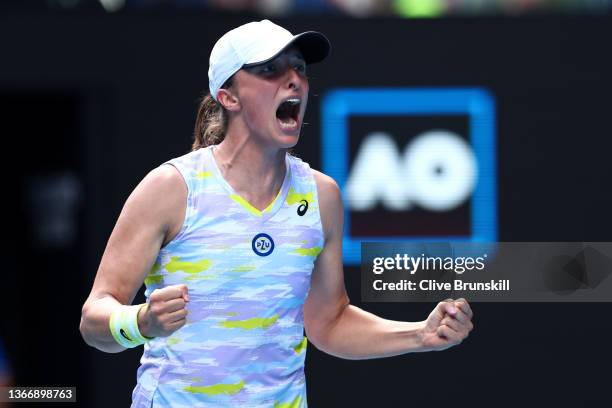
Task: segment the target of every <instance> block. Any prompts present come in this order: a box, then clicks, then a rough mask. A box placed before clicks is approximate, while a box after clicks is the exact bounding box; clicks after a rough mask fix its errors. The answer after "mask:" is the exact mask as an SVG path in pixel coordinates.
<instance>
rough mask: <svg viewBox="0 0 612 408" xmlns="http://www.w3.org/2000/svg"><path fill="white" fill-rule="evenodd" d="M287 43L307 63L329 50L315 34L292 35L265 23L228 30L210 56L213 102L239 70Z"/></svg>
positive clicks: (259, 22)
mask: <svg viewBox="0 0 612 408" xmlns="http://www.w3.org/2000/svg"><path fill="white" fill-rule="evenodd" d="M291 44H295V45H297V47H298V48H299V49H300V51H301V53H302V55H303V56H304V60H305V61H306V63H307V64H313V63H315V62H320V61H322V60H323V59H325V57H327V55H328V54H329V50H330V44H329V40H328V39H327V38H326V37H325V36H324V35H323V34H321V33H319V32H316V31H306V32H304V33H301V34H298V35H293V34H291V33H290V32H289V31H287V30H285V29H284V28H283V27H281V26H279V25H277V24H274V23H273V22H271V21H269V20H262V21H254V22H251V23H247V24H244V25H241V26H240V27H237V28H234V29H233V30H230V31H228V32H227V33H225V34H224V35H223V36H222V37H221V38H219V40H218V41H217V43H216V44H215V46H214V47H213V49H212V51H211V53H210V61H209V68H208V87H209V89H210V94H211V95H212V97H213V98H215V100H217V92H219V88H221V86H222V85H223V84H224V83H225V81H227V80H228V79H229V78H230V77H231V76H232V75H234V74H235V73H236V72H238V70H240V68H242V67H243V66H244V65H247V64H257V63H262V62H266V61H268V60H271V59H273V58H274V57H276V56H277V55H278V54H280V53H281V52H282V51H283V50H284V49H285V48H287V47H288V46H289V45H291Z"/></svg>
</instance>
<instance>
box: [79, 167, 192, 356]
mask: <svg viewBox="0 0 612 408" xmlns="http://www.w3.org/2000/svg"><path fill="white" fill-rule="evenodd" d="M186 200H187V186H186V185H185V182H184V181H183V179H182V176H181V175H180V174H179V172H178V171H177V170H176V169H175V168H174V167H172V166H161V167H159V168H157V169H155V170H153V171H152V172H151V173H149V174H148V175H147V176H146V177H145V178H144V179H143V181H142V182H141V183H140V184H139V185H138V186H137V187H136V189H134V191H133V192H132V194H131V195H130V197H129V198H128V199H127V201H126V203H125V206H124V207H123V210H122V212H121V215H120V216H119V219H118V220H117V224H116V225H115V228H114V230H113V232H112V234H111V236H110V239H109V241H108V244H107V246H106V249H105V251H104V255H103V256H102V260H101V262H100V266H99V268H98V272H97V275H96V278H95V281H94V284H93V287H92V290H91V293H90V294H89V297H88V299H87V300H86V302H85V304H84V305H83V310H82V314H81V324H80V331H81V334H82V336H83V339H84V340H85V342H86V343H87V344H89V345H90V346H92V347H95V348H97V349H99V350H102V351H105V352H109V353H116V352H120V351H123V350H125V349H124V348H123V347H122V346H120V345H119V344H117V343H116V342H115V340H114V339H113V337H112V335H111V333H110V330H109V318H110V315H111V313H112V312H113V311H114V310H115V309H116V308H117V307H118V306H119V305H129V304H131V303H132V301H133V300H134V297H135V296H136V293H137V292H138V289H139V288H140V287H141V286H142V284H143V281H144V278H145V277H146V275H147V273H148V271H149V270H150V269H151V267H152V266H153V263H154V262H155V259H156V257H157V254H158V252H159V249H160V248H161V247H162V245H164V244H165V243H167V242H169V241H170V240H171V239H172V238H173V237H174V236H175V235H176V234H177V233H178V231H179V229H180V227H181V225H182V223H183V219H184V216H185V215H184V214H185V203H186ZM142 315H143V313H141V314H140V315H139V316H138V323H139V326H140V327H141V332H142V334H143V335H145V336H146V335H147V334H148V333H147V327H143V326H146V324H147V323H148V321H147V320H145V319H143V316H142Z"/></svg>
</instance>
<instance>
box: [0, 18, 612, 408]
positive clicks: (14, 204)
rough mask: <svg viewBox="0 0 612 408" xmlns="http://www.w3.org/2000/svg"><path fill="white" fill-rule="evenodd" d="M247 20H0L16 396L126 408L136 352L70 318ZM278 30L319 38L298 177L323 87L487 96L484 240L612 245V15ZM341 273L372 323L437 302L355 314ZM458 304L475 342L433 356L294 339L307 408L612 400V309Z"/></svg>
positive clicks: (309, 24)
mask: <svg viewBox="0 0 612 408" xmlns="http://www.w3.org/2000/svg"><path fill="white" fill-rule="evenodd" d="M253 18H254V17H253V16H235V15H225V14H221V15H215V14H206V13H196V14H194V13H191V14H188V13H179V12H173V13H164V14H161V13H143V14H130V13H126V14H121V15H99V14H94V13H92V14H88V13H79V14H76V13H75V14H70V13H67V14H42V13H41V14H28V15H25V14H17V13H4V14H2V15H1V16H0V112H1V117H2V121H1V122H0V129H1V135H2V139H1V140H2V153H3V160H2V162H3V176H4V177H3V179H4V183H5V188H4V192H3V197H4V199H3V201H4V208H5V212H4V214H5V217H4V220H3V227H4V228H3V229H4V239H3V245H2V259H3V261H4V268H3V269H4V270H3V273H2V279H1V282H2V284H1V286H0V288H1V289H2V296H1V297H0V302H1V303H0V306H1V309H0V310H2V311H3V313H2V314H3V315H2V319H1V320H0V338H1V339H2V341H3V342H4V343H5V346H6V349H7V354H8V357H9V360H10V363H11V366H12V368H13V382H14V384H15V385H19V386H28V385H30V386H34V385H37V386H43V385H63V386H76V387H77V388H78V391H77V398H78V400H79V404H78V405H81V406H91V407H118V406H128V405H129V403H130V397H131V391H132V388H133V387H134V385H135V380H136V368H137V365H138V359H139V357H140V354H141V349H136V350H129V351H126V352H123V353H121V354H104V353H102V352H99V351H97V350H94V349H92V348H89V347H88V346H86V345H85V343H84V342H83V341H82V339H81V337H80V334H79V331H78V325H79V319H80V308H81V305H82V304H83V302H84V301H85V299H86V297H87V295H88V293H89V290H90V288H91V285H92V283H93V278H94V276H95V273H96V269H97V265H98V262H99V260H100V257H101V255H102V252H103V250H104V246H105V243H106V240H107V239H108V236H109V235H110V232H111V230H112V228H113V225H114V222H115V220H116V218H117V216H118V214H119V212H120V210H121V207H122V205H123V203H124V201H125V200H126V198H127V196H128V195H129V193H130V192H131V190H132V189H133V188H134V187H135V186H136V184H137V183H138V182H139V181H140V180H141V179H142V178H143V177H144V175H145V174H146V173H147V172H148V171H149V170H151V169H152V168H154V167H156V166H157V165H159V164H161V163H163V162H164V161H165V160H167V159H169V158H172V157H175V156H178V155H181V154H183V153H186V152H187V151H188V150H189V148H190V144H191V132H192V126H193V122H194V119H195V110H196V100H197V98H198V97H199V96H200V94H201V92H202V91H203V90H205V89H207V75H206V71H207V68H208V67H207V60H208V54H209V52H210V49H211V48H212V45H213V43H214V41H215V40H216V39H217V38H218V37H219V36H220V35H221V34H223V33H224V32H225V31H227V30H228V29H229V28H232V27H235V26H237V25H239V24H242V23H244V22H246V21H249V20H251V19H253ZM276 21H277V22H278V23H280V24H281V25H284V26H286V27H287V28H288V29H290V30H291V31H292V32H300V31H303V30H306V29H316V30H319V31H322V32H324V33H326V34H327V35H328V37H329V38H330V40H331V42H332V44H333V50H332V54H331V56H330V58H329V59H328V60H327V61H326V62H325V63H324V64H321V65H319V66H314V67H312V69H310V74H309V75H310V78H311V94H310V100H309V108H308V113H307V118H306V122H308V123H309V125H307V126H306V127H305V129H304V131H303V133H302V137H301V141H300V143H299V144H298V146H297V148H296V152H297V154H298V155H299V156H301V157H302V158H303V159H305V160H306V161H308V162H310V163H311V165H312V166H313V167H314V168H320V154H319V146H320V140H319V129H320V128H319V124H320V122H319V102H320V95H321V94H323V93H324V92H325V91H326V90H329V89H331V88H334V87H355V86H359V87H369V86H377V87H378V86H432V87H435V86H479V87H485V88H487V89H489V90H490V91H491V92H492V93H493V95H494V97H495V98H496V103H497V124H496V130H497V147H498V152H497V163H498V177H499V179H498V200H499V201H498V209H499V213H498V218H499V237H498V238H499V240H500V241H610V240H611V239H612V220H611V219H610V217H609V211H610V210H609V209H610V208H612V160H610V152H611V151H612V123H611V121H610V118H611V117H612V93H611V91H612V75H611V73H612V53H610V39H612V17H610V16H608V17H594V16H591V17H589V16H581V17H571V18H570V17H525V18H521V19H515V18H487V19H483V18H450V19H444V20H411V21H402V20H395V19H368V20H351V19H346V18H340V17H325V18H317V19H314V18H311V19H300V20H297V19H296V20H276ZM62 175H63V176H66V175H68V176H66V177H68V178H69V179H71V180H73V181H74V180H76V185H77V186H78V187H74V183H73V184H71V185H72V186H73V187H72V190H71V191H73V192H74V191H76V192H77V193H78V194H77V197H78V198H77V199H74V198H73V199H71V198H70V197H71V196H70V194H64V195H61V194H60V195H58V196H53V197H51V198H49V197H46V198H45V197H43V198H41V197H39V196H37V195H36V194H34V195H33V193H32V191H33V189H32V187H31V186H37V185H40V184H37V183H40V182H43V183H48V184H49V183H50V184H53V183H54V182H55V181H57V180H60V179H62V178H61V177H63V176H62ZM64 179H65V178H64ZM64 179H62V180H64ZM49 180H51V181H49ZM53 180H55V181H53ZM45 200H47V201H45ZM49 202H51V203H52V204H49ZM67 202H70V203H72V205H71V206H69V207H70V208H71V209H72V210H69V211H68V210H66V209H65V208H64V207H65V206H64V207H62V203H64V204H65V203H67ZM53 203H55V204H53ZM57 203H59V204H57ZM53 206H56V207H57V206H59V207H60V210H56V213H57V212H60V213H62V211H64V212H63V213H62V214H63V215H64V218H65V219H68V220H72V221H71V222H72V227H71V228H73V229H72V231H73V233H74V235H73V236H72V238H71V239H65V240H63V241H61V242H60V243H59V244H58V243H57V241H56V240H53V239H44V235H43V238H41V232H40V229H41V228H42V227H41V226H44V225H45V221H44V217H43V216H42V215H40V212H41V211H42V212H44V209H48V208H50V207H53ZM41 208H43V210H41ZM61 208H64V210H61ZM49 211H51V210H49ZM66 212H67V213H66ZM36 214H39V215H36ZM37 217H38V218H37ZM41 217H43V218H42V220H43V221H40V220H41ZM345 276H346V278H345V281H346V285H347V289H348V292H349V296H350V297H351V299H352V303H353V304H356V305H358V306H361V307H363V308H364V309H366V310H368V311H371V312H373V313H376V314H378V315H380V316H383V317H386V318H390V319H395V320H423V319H425V318H426V317H427V315H428V313H429V312H430V310H431V309H432V308H433V306H434V304H410V303H405V304H397V303H391V304H382V303H367V304H364V303H361V302H360V299H359V293H360V288H359V270H358V268H346V269H345ZM472 307H473V309H474V312H475V317H474V323H475V330H474V331H473V332H472V333H471V335H470V337H469V338H468V339H467V340H466V341H465V342H464V343H463V344H461V345H460V346H458V347H455V348H452V349H449V350H447V351H443V352H435V353H423V354H412V355H405V356H400V357H394V358H388V359H383V360H371V361H346V360H340V359H337V358H334V357H330V356H327V355H325V354H323V353H321V352H319V351H318V350H316V349H315V348H314V347H313V346H312V345H310V346H309V347H308V355H307V365H306V371H307V379H308V400H309V404H310V406H312V407H331V406H342V407H344V406H356V407H379V406H380V407H383V406H417V407H421V406H448V405H449V404H451V403H452V404H454V405H453V406H456V407H463V406H466V407H467V406H487V407H489V406H494V407H498V406H563V407H565V406H567V407H583V406H584V407H600V406H601V407H604V406H612V396H611V394H610V391H609V389H610V385H611V376H610V366H611V365H612V349H611V348H610V341H611V335H612V328H611V325H610V324H609V322H610V315H611V312H612V306H611V304H610V303H598V304H576V303H571V304H569V303H568V304H563V303H555V304H537V303H531V304H502V303H475V304H473V305H472Z"/></svg>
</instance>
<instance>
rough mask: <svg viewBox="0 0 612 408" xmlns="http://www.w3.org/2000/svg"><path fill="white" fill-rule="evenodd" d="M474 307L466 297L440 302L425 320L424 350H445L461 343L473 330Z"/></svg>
mask: <svg viewBox="0 0 612 408" xmlns="http://www.w3.org/2000/svg"><path fill="white" fill-rule="evenodd" d="M472 316H473V313H472V309H471V308H470V305H469V304H468V302H467V301H466V300H465V299H463V298H462V299H457V300H453V299H447V300H445V301H443V302H440V303H438V305H437V306H436V307H435V308H434V310H433V311H432V312H431V313H430V314H429V317H428V318H427V320H425V327H424V328H423V333H422V342H423V344H422V345H423V349H424V350H423V351H430V350H444V349H447V348H449V347H452V346H455V345H457V344H459V343H461V342H462V341H463V340H464V339H465V338H466V337H467V336H468V334H469V333H470V331H472V329H473V328H474V325H473V324H472Z"/></svg>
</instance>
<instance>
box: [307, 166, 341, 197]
mask: <svg viewBox="0 0 612 408" xmlns="http://www.w3.org/2000/svg"><path fill="white" fill-rule="evenodd" d="M312 174H313V176H314V179H315V182H316V183H317V192H318V193H319V200H320V201H328V200H334V201H335V200H337V199H338V200H339V199H340V187H338V183H336V180H334V179H333V178H331V177H330V176H328V175H327V174H325V173H322V172H320V171H318V170H315V169H312Z"/></svg>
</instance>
